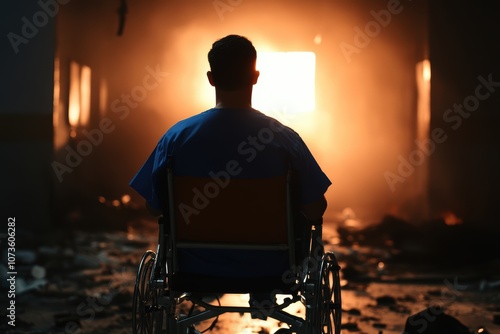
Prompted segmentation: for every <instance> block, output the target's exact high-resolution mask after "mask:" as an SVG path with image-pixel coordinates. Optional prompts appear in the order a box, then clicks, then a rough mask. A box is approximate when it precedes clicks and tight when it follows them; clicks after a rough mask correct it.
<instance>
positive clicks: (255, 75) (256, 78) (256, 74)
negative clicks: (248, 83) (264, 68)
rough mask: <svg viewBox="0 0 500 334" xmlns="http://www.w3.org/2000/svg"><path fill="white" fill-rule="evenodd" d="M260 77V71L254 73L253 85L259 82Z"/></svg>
mask: <svg viewBox="0 0 500 334" xmlns="http://www.w3.org/2000/svg"><path fill="white" fill-rule="evenodd" d="M259 75H260V72H259V71H255V72H254V74H253V80H252V85H255V84H256V83H257V81H258V80H259Z"/></svg>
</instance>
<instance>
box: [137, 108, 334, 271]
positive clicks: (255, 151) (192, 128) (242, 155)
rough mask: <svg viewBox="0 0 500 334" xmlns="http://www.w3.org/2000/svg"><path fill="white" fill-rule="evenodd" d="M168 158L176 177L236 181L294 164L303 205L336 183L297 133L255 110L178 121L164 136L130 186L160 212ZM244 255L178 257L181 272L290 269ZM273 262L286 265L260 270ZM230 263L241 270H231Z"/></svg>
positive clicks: (281, 170) (220, 110)
mask: <svg viewBox="0 0 500 334" xmlns="http://www.w3.org/2000/svg"><path fill="white" fill-rule="evenodd" d="M168 156H173V157H174V165H173V168H174V174H175V175H179V176H198V177H214V175H215V176H217V175H220V173H224V172H226V173H230V175H231V177H234V178H264V177H273V176H278V175H282V174H283V173H284V172H285V171H286V170H287V168H288V167H289V166H290V165H291V167H292V169H293V171H294V175H295V177H296V180H297V183H298V184H297V186H298V194H299V197H300V198H299V201H300V204H308V203H312V202H314V201H317V200H319V199H321V198H322V197H323V195H324V193H325V192H326V190H327V189H328V187H329V186H330V184H331V182H330V180H329V179H328V177H327V176H326V175H325V174H324V173H323V171H322V170H321V168H320V167H319V165H318V163H317V162H316V160H315V159H314V157H313V156H312V154H311V152H310V151H309V149H308V148H307V146H306V144H305V143H304V141H303V140H302V139H301V138H300V136H299V135H298V134H297V133H296V132H295V131H294V130H292V129H291V128H289V127H287V126H285V125H283V124H281V123H280V122H279V121H277V120H276V119H274V118H271V117H269V116H266V115H264V114H263V113H261V112H259V111H257V110H255V109H252V108H241V109H230V108H212V109H209V110H206V111H204V112H202V113H200V114H197V115H195V116H192V117H189V118H187V119H185V120H182V121H180V122H178V123H177V124H175V125H174V126H172V127H171V128H170V129H169V130H168V131H167V132H166V133H165V134H164V135H163V137H162V138H161V139H160V140H159V142H158V144H157V146H156V148H155V149H154V150H153V152H152V153H151V155H150V156H149V158H148V159H147V160H146V162H145V163H144V165H143V166H142V168H141V169H140V170H139V171H138V173H137V174H136V175H135V177H134V178H133V179H132V180H131V182H130V186H131V187H132V188H134V189H135V190H136V191H137V192H138V193H139V194H140V195H141V196H142V197H144V198H145V199H146V201H147V202H148V203H149V204H150V205H151V206H152V207H154V208H156V209H160V210H161V209H163V208H164V203H165V201H166V192H167V186H166V184H167V183H166V168H167V159H168ZM245 252H247V251H241V252H234V251H230V252H224V251H220V250H210V251H207V250H201V251H200V250H194V251H185V252H182V253H181V252H179V256H182V257H183V258H184V261H183V262H184V263H185V265H184V268H183V269H182V270H184V271H187V272H192V273H198V274H204V273H207V271H208V272H211V273H212V274H214V273H215V274H216V275H222V276H226V277H227V276H238V277H255V276H266V275H267V276H276V275H281V274H282V273H283V272H284V271H285V270H286V269H287V265H288V264H287V263H288V261H287V254H283V253H279V252H274V253H270V252H268V253H267V254H261V255H255V254H246V253H245ZM270 258H274V259H275V261H273V262H274V263H276V262H279V259H282V263H283V266H272V267H267V268H266V267H262V265H259V263H264V262H266V260H268V259H270ZM230 262H233V264H232V265H231V266H230V267H231V268H237V269H235V270H231V268H229V269H228V266H227V263H230ZM242 263H243V264H242ZM256 268H258V270H256Z"/></svg>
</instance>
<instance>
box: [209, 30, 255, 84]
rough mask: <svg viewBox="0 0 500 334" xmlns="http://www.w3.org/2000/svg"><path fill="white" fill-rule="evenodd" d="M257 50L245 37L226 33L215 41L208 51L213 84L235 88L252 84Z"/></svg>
mask: <svg viewBox="0 0 500 334" xmlns="http://www.w3.org/2000/svg"><path fill="white" fill-rule="evenodd" d="M256 61H257V51H256V50H255V48H254V46H253V45H252V42H250V41H249V40H248V39H247V38H246V37H243V36H239V35H228V36H226V37H224V38H221V39H219V40H217V41H215V42H214V43H213V44H212V49H211V50H210V51H209V52H208V62H209V63H210V70H211V72H212V78H213V83H214V86H215V87H217V88H220V89H223V90H236V89H241V88H244V87H246V86H249V85H250V86H251V85H252V80H253V75H254V72H255V63H256Z"/></svg>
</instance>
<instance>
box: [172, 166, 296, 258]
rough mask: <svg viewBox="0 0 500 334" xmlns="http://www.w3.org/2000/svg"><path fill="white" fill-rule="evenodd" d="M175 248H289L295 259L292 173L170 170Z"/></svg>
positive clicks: (291, 255)
mask: <svg viewBox="0 0 500 334" xmlns="http://www.w3.org/2000/svg"><path fill="white" fill-rule="evenodd" d="M168 179H169V180H168V183H169V217H170V219H169V220H170V222H174V223H173V224H172V223H171V224H170V225H171V233H172V236H173V245H174V248H175V249H178V248H179V249H180V248H217V249H244V250H253V249H255V250H288V251H289V255H290V264H292V263H293V261H294V237H293V211H292V198H291V173H290V172H287V173H286V174H285V175H279V176H276V177H272V178H259V179H239V178H230V179H225V180H222V179H214V178H203V177H190V176H175V175H174V174H173V172H172V170H169V176H168Z"/></svg>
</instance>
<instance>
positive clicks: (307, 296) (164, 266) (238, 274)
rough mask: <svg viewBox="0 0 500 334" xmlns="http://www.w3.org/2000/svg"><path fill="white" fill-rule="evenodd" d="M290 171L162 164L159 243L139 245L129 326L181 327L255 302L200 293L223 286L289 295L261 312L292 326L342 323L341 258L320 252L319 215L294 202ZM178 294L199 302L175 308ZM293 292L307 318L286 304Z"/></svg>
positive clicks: (325, 327) (307, 328) (146, 329)
mask: <svg viewBox="0 0 500 334" xmlns="http://www.w3.org/2000/svg"><path fill="white" fill-rule="evenodd" d="M292 176H293V175H292V173H291V171H287V172H286V173H285V174H283V175H278V176H276V177H269V178H259V179H239V178H230V179H229V178H228V179H214V178H205V177H191V176H176V175H174V173H173V170H172V168H171V167H169V168H168V177H167V182H168V200H167V204H166V207H165V209H164V210H163V211H164V215H163V216H162V217H160V219H159V220H158V222H159V237H158V246H157V250H156V252H154V251H151V250H148V251H147V252H146V253H145V254H144V256H143V258H142V259H141V263H140V265H139V269H138V274H137V278H136V284H135V289H134V304H133V312H134V316H133V326H134V328H133V331H134V333H176V334H177V333H179V334H180V333H188V329H189V328H191V327H192V326H194V325H196V324H197V323H199V322H201V321H203V320H207V319H212V318H215V319H217V317H218V316H219V315H221V314H223V313H226V312H240V313H245V312H248V313H252V312H255V311H259V310H257V309H256V308H255V307H251V306H249V307H241V306H226V305H212V304H208V303H206V302H205V301H204V297H206V296H207V295H221V294H228V293H250V294H252V293H258V294H260V295H263V294H267V295H269V294H270V293H279V294H287V295H291V298H288V299H287V301H286V302H285V303H283V304H280V305H268V308H266V316H268V317H271V318H274V319H278V320H279V321H281V322H283V323H286V324H288V326H289V332H290V333H304V334H305V333H340V319H341V305H340V286H339V281H340V279H339V270H340V267H339V266H338V263H337V261H336V259H335V256H334V255H333V253H331V252H328V253H325V252H324V249H323V244H322V241H321V223H322V222H321V221H319V222H308V221H306V220H305V219H304V218H303V216H301V215H300V213H299V212H298V211H297V209H296V207H297V206H296V205H295V196H294V187H293V177H292ZM303 231H307V232H306V233H303ZM183 302H190V303H191V304H192V305H193V307H194V306H197V307H198V308H201V309H203V311H199V313H196V314H194V315H186V314H180V310H179V309H180V308H179V305H180V304H181V303H183ZM295 302H301V303H302V304H303V305H304V307H305V319H301V318H300V317H297V316H295V315H291V314H288V313H287V312H285V311H283V309H284V308H285V307H286V306H288V305H290V304H291V303H295ZM268 304H269V303H268ZM266 305H267V304H266ZM260 311H262V310H260Z"/></svg>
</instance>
